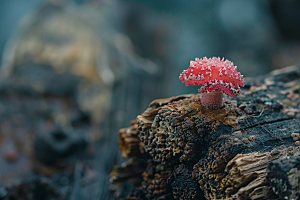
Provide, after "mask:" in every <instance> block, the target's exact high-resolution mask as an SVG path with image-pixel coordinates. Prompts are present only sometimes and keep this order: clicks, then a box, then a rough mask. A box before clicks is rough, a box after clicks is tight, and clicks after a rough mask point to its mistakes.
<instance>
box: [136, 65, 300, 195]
mask: <svg viewBox="0 0 300 200" xmlns="http://www.w3.org/2000/svg"><path fill="white" fill-rule="evenodd" d="M299 78H300V69H299V67H289V68H287V69H283V70H281V71H278V70H277V71H276V72H273V73H271V74H270V75H269V76H266V77H264V78H260V79H258V80H254V81H253V82H248V83H246V87H245V90H244V91H243V93H242V97H241V98H240V99H235V100H225V102H224V105H223V107H222V108H221V109H219V110H209V109H206V108H204V107H203V106H202V105H201V101H200V100H201V95H200V94H197V95H185V96H181V97H174V98H169V99H160V100H155V101H154V102H152V103H151V104H150V106H149V108H148V109H147V110H146V111H145V112H144V113H143V114H141V115H139V116H138V117H137V121H138V131H139V135H140V140H141V142H142V143H143V144H144V148H145V152H146V153H149V155H150V156H151V157H152V162H151V163H153V162H154V163H156V165H157V166H161V167H165V168H166V169H168V170H167V171H166V172H169V170H171V171H172V173H170V174H169V177H168V178H167V182H165V181H162V180H161V179H160V180H156V179H153V181H154V182H155V183H156V184H157V182H160V181H161V182H162V183H164V184H165V183H167V184H166V185H165V187H166V188H169V189H168V190H167V191H165V192H163V193H162V194H163V196H165V195H166V192H167V193H168V194H169V195H171V196H172V199H192V198H197V199H201V198H206V199H278V200H279V199H297V198H298V196H299V186H298V179H297V177H299V170H298V168H297V167H296V166H297V163H298V162H299V160H298V159H297V157H291V156H298V155H300V147H299V145H300V142H299V141H298V140H299V132H300V118H299V117H300V113H299V110H298V109H299V105H300V101H299V88H300V87H299V85H300V79H299ZM254 83H255V84H254ZM257 83H260V84H259V85H257ZM291 159H292V160H291ZM152 165H153V164H152ZM267 169H268V170H267ZM276 171H281V172H282V176H280V177H279V176H277V174H276V173H275V172H276ZM145 173H147V170H145V171H144V173H143V174H145ZM145 182H147V183H149V176H147V179H145V176H143V181H142V182H141V186H140V187H139V190H138V191H139V194H140V196H139V197H137V196H134V195H133V196H131V199H151V198H150V197H153V196H152V195H154V193H153V194H149V192H151V191H149V190H148V189H147V188H148V187H149V185H148V186H147V187H146V186H145V184H144V183H145ZM151 184H152V187H155V185H154V183H151ZM136 191H137V190H136ZM136 191H133V193H131V194H136ZM152 192H153V191H152ZM202 192H203V193H202ZM141 194H143V195H144V196H143V195H141ZM156 194H157V193H156ZM147 195H148V196H147ZM156 198H159V195H158V196H156Z"/></svg>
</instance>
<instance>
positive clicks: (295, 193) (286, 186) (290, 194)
mask: <svg viewBox="0 0 300 200" xmlns="http://www.w3.org/2000/svg"><path fill="white" fill-rule="evenodd" d="M296 155H297V156H296ZM296 155H294V156H291V155H289V156H285V157H283V158H282V159H277V160H274V161H272V162H271V163H270V164H269V166H268V169H267V179H268V181H269V182H270V184H271V186H272V189H273V191H274V192H275V193H276V194H277V195H278V196H279V197H281V198H283V199H298V198H299V196H300V183H299V180H300V170H299V168H300V157H299V148H297V153H296Z"/></svg>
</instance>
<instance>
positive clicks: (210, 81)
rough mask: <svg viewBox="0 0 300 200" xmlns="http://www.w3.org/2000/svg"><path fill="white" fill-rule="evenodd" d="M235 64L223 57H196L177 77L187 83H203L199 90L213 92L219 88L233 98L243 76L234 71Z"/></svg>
mask: <svg viewBox="0 0 300 200" xmlns="http://www.w3.org/2000/svg"><path fill="white" fill-rule="evenodd" d="M236 68H237V67H236V66H234V64H233V63H232V62H231V61H229V60H225V61H224V58H223V59H222V60H221V59H220V58H216V57H213V58H209V59H208V58H206V57H204V58H203V59H199V58H196V59H195V61H191V62H190V66H189V68H188V69H187V70H183V72H182V73H181V74H180V76H179V79H180V80H182V82H183V83H184V82H185V85H186V86H189V85H203V87H201V88H200V89H199V92H202V93H204V92H213V91H215V90H220V91H222V92H223V93H224V94H226V95H228V96H231V97H232V98H234V97H235V96H237V95H238V94H240V92H241V89H240V87H239V86H244V85H245V84H244V78H243V75H241V73H239V72H237V71H236Z"/></svg>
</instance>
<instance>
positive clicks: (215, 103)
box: [201, 90, 223, 110]
mask: <svg viewBox="0 0 300 200" xmlns="http://www.w3.org/2000/svg"><path fill="white" fill-rule="evenodd" d="M201 103H202V105H203V106H204V107H206V108H208V109H214V110H217V109H219V108H221V107H222V105H223V93H222V92H221V91H219V90H216V91H213V92H206V93H202V98H201Z"/></svg>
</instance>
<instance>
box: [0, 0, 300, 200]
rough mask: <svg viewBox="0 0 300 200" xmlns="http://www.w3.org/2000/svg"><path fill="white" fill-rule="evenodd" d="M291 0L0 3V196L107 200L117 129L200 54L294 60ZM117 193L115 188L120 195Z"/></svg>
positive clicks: (250, 70)
mask: <svg viewBox="0 0 300 200" xmlns="http://www.w3.org/2000/svg"><path fill="white" fill-rule="evenodd" d="M299 10H300V2H299V1H296V0H289V1H280V0H269V1H259V0H244V1H240V0H222V1H221V0H215V1H211V0H189V1H186V0H164V1H161V0H26V1H24V0H2V1H0V30H1V31H0V55H1V57H0V61H1V67H0V77H1V79H0V119H1V120H0V144H1V145H0V154H1V155H2V157H1V158H0V162H1V168H0V184H1V185H0V199H1V198H3V199H6V198H7V199H8V198H15V199H22V198H21V196H22V195H23V196H24V195H25V194H26V195H27V196H26V198H24V199H113V198H114V194H112V192H110V191H109V189H108V187H109V184H108V180H109V173H110V172H111V170H112V168H113V165H114V164H116V163H120V162H121V161H122V158H121V156H120V155H119V153H118V148H117V140H118V138H117V132H118V130H119V129H120V128H122V127H125V126H128V125H129V123H130V121H131V120H134V119H135V117H136V116H137V115H138V114H140V113H142V112H143V111H144V110H145V109H146V108H147V106H148V104H149V103H150V102H151V101H152V100H154V99H157V98H166V97H170V96H175V95H180V94H187V93H196V92H197V88H195V87H185V86H184V84H182V83H181V81H179V79H178V77H179V74H180V73H181V72H182V70H183V69H186V68H188V66H189V61H190V60H194V59H195V58H196V57H199V58H202V57H204V56H207V57H213V56H219V57H225V58H226V59H228V60H230V61H233V62H234V63H235V64H236V65H237V66H238V69H239V71H240V72H241V73H242V74H243V75H244V77H255V76H259V75H262V74H266V73H268V72H269V71H271V70H274V69H278V68H282V67H285V66H288V65H292V64H295V63H297V62H298V61H299V60H300V26H299V24H300V12H299ZM119 196H121V194H120V195H119Z"/></svg>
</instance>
